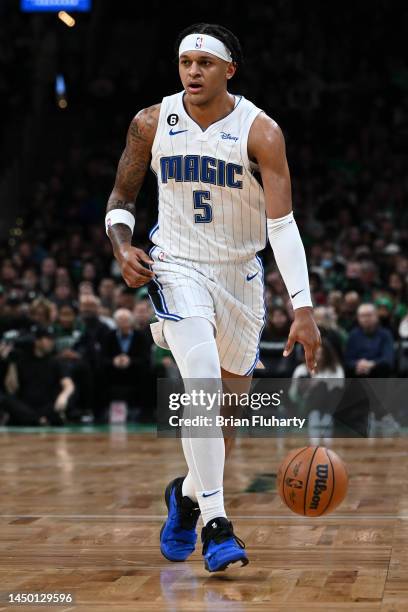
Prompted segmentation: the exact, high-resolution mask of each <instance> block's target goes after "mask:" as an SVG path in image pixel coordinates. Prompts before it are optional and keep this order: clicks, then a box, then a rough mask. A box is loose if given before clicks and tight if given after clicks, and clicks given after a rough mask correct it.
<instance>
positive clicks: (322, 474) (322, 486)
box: [309, 463, 329, 510]
mask: <svg viewBox="0 0 408 612" xmlns="http://www.w3.org/2000/svg"><path fill="white" fill-rule="evenodd" d="M328 476H329V466H328V464H327V463H326V464H324V465H318V466H317V467H316V480H315V482H314V489H313V497H312V501H311V502H310V505H309V509H310V510H317V508H318V507H319V504H320V495H321V494H322V493H323V491H326V489H327V478H328Z"/></svg>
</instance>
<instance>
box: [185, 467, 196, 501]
mask: <svg viewBox="0 0 408 612" xmlns="http://www.w3.org/2000/svg"><path fill="white" fill-rule="evenodd" d="M181 494H182V495H183V497H189V498H190V499H192V500H193V501H195V502H196V501H197V495H196V492H195V485H194V481H193V477H192V476H191V473H190V472H189V473H188V474H187V476H186V477H185V479H184V480H183V485H182V487H181Z"/></svg>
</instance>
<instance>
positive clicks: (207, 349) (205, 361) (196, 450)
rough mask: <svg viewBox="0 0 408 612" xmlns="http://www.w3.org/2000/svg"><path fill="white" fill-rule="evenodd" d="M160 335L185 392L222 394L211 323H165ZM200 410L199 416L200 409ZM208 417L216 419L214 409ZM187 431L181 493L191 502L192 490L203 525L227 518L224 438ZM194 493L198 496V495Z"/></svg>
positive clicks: (195, 319)
mask: <svg viewBox="0 0 408 612" xmlns="http://www.w3.org/2000/svg"><path fill="white" fill-rule="evenodd" d="M163 333H164V335H165V338H166V340H167V343H168V345H169V347H170V349H171V351H172V353H173V357H174V359H175V360H176V363H177V365H178V368H179V370H180V373H181V375H182V377H183V379H184V383H185V390H186V392H190V391H191V390H193V389H194V388H200V389H201V388H204V387H205V390H206V391H207V392H212V393H217V392H219V391H221V392H222V381H221V366H220V361H219V356H218V350H217V345H216V342H215V338H214V330H213V326H212V324H211V323H210V321H208V320H207V319H204V318H201V317H190V318H187V319H182V320H181V321H170V320H166V321H165V322H164V325H163ZM193 411H194V408H190V409H189V412H188V414H187V415H186V413H185V416H194V412H193ZM199 411H200V412H201V413H202V412H203V407H200V409H199ZM211 414H212V416H214V417H215V416H216V414H217V410H216V408H214V409H213V410H212V412H211ZM190 431H191V434H192V435H189V431H188V430H187V429H186V428H184V429H183V432H182V433H183V437H182V445H183V451H184V456H185V459H186V462H187V465H188V468H189V473H188V475H187V477H186V479H185V480H184V483H185V485H184V483H183V489H182V493H183V495H187V496H188V497H190V498H191V499H193V497H191V494H192V489H193V491H194V492H195V493H196V495H195V497H196V499H197V501H198V505H199V506H200V510H201V513H202V517H203V521H204V524H206V523H207V522H208V521H209V520H211V519H212V518H215V517H217V516H224V517H225V516H226V514H225V509H224V494H223V477H224V461H225V446H224V438H223V436H222V430H221V428H219V435H217V436H216V435H214V431H213V432H212V436H213V437H208V438H196V437H194V431H193V430H192V429H191V430H190ZM186 480H187V482H186ZM187 491H189V493H190V494H189V493H187ZM197 491H199V492H200V495H197ZM214 492H216V493H215V494H214V495H213V493H214ZM203 493H204V495H203ZM214 513H215V514H214ZM208 517H209V518H208Z"/></svg>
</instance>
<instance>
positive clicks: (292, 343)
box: [283, 335, 295, 357]
mask: <svg viewBox="0 0 408 612" xmlns="http://www.w3.org/2000/svg"><path fill="white" fill-rule="evenodd" d="M294 346H295V338H294V337H293V336H290V335H289V338H288V341H287V342H286V345H285V348H284V351H283V356H284V357H288V356H289V355H290V354H291V352H292V351H293V347H294Z"/></svg>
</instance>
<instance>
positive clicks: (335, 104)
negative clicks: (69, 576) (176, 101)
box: [0, 2, 408, 425]
mask: <svg viewBox="0 0 408 612" xmlns="http://www.w3.org/2000/svg"><path fill="white" fill-rule="evenodd" d="M102 4H103V3H102ZM105 4H106V5H107V6H108V5H109V3H105ZM229 4H230V3H228V2H227V3H226V8H225V7H224V9H225V11H227V9H228V5H229ZM295 5H296V6H295ZM319 6H320V8H321V10H319V11H316V10H315V11H312V12H311V11H308V10H307V6H306V5H305V6H304V7H302V6H301V5H299V3H294V2H276V3H273V5H270V6H268V5H266V4H265V3H262V4H261V3H258V2H255V3H253V4H251V6H250V7H249V9H248V11H249V13H248V23H246V26H245V31H242V28H243V26H242V24H241V25H240V24H239V23H238V21H237V22H236V24H235V25H236V27H234V22H231V21H230V20H229V21H227V19H226V14H225V15H224V18H223V15H221V16H219V21H220V22H221V23H224V24H227V23H228V25H229V27H231V29H232V30H234V31H236V33H237V34H238V35H239V37H240V39H241V42H242V44H243V47H244V51H245V55H246V63H245V66H244V68H243V70H242V71H241V77H239V78H238V79H237V80H236V85H235V86H234V85H232V87H231V91H232V92H233V93H234V92H237V93H244V95H245V96H246V97H248V98H249V99H251V100H253V101H254V102H255V103H256V104H257V105H258V106H260V107H261V108H263V109H265V111H266V112H267V113H268V114H270V115H271V116H272V117H273V118H274V119H275V120H277V121H278V123H279V124H280V125H281V127H282V129H283V132H284V134H285V136H286V142H287V154H288V160H289V166H290V169H291V176H292V187H293V204H294V210H295V215H296V218H297V222H298V225H299V227H300V231H301V234H302V238H303V241H304V244H305V248H306V252H307V257H308V263H309V271H310V283H311V288H312V293H313V299H314V303H315V305H316V309H315V314H316V320H317V322H318V325H319V327H320V329H321V332H322V336H323V340H324V341H323V344H322V348H321V350H320V352H319V358H318V372H317V375H318V376H326V377H333V378H341V377H344V376H351V377H389V376H399V377H401V376H406V374H407V373H408V207H407V206H406V200H407V195H408V180H407V177H406V173H405V172H404V156H405V150H404V138H405V137H406V135H407V134H408V119H407V118H408V108H407V105H408V96H407V95H406V93H407V90H408V65H407V63H406V61H405V60H404V59H403V55H402V54H401V52H400V51H401V47H400V45H401V41H402V38H401V37H402V35H403V34H402V33H403V31H404V27H405V22H404V19H406V17H405V18H404V17H403V16H401V20H400V22H399V23H398V24H396V23H395V16H394V13H395V11H392V10H391V8H390V7H389V6H387V3H386V2H376V3H374V4H373V7H372V10H370V12H369V13H366V14H364V15H363V9H362V8H361V7H359V5H358V4H357V5H355V6H354V9H353V10H352V11H350V12H349V11H341V12H340V13H339V12H337V11H332V10H331V8H330V7H329V6H328V5H327V4H324V3H323V2H322V3H319ZM224 9H223V10H224ZM163 10H165V9H163ZM106 15H108V16H109V11H107V12H106ZM107 18H108V17H106V19H107ZM138 18H140V19H141V20H142V22H143V23H142V25H143V27H142V26H140V27H139V31H140V32H143V35H141V36H140V37H135V36H133V37H132V38H131V41H130V39H129V37H128V36H127V33H130V32H131V31H132V28H133V27H134V23H133V22H132V21H131V20H129V19H127V18H126V15H123V16H117V20H116V21H115V22H114V23H113V24H112V30H111V32H110V34H111V40H112V41H116V42H117V44H112V45H109V46H106V47H103V49H102V48H101V49H100V50H101V54H100V56H99V57H98V71H97V72H95V75H94V76H93V78H92V79H88V80H86V79H85V78H84V77H85V74H84V73H83V72H81V69H82V68H81V67H80V66H79V65H78V63H76V59H77V51H75V52H74V51H73V50H72V52H70V53H67V54H66V58H65V67H66V71H67V76H68V81H69V82H70V87H71V90H72V89H73V90H74V91H75V86H76V87H77V91H76V94H74V96H73V100H72V102H73V104H72V108H70V110H69V112H70V113H71V114H70V115H69V117H70V119H69V121H68V120H66V119H64V116H63V115H62V114H60V123H59V124H58V125H59V126H60V127H59V128H58V129H59V130H60V132H59V134H58V137H59V139H61V138H63V146H61V144H60V141H58V142H57V141H56V142H54V143H53V148H52V149H51V155H49V151H48V157H47V163H44V164H43V167H42V169H41V170H40V171H39V172H38V173H37V175H36V177H35V178H34V180H33V181H31V182H30V183H29V184H28V185H25V188H24V189H25V197H26V198H27V205H26V207H25V210H24V213H23V214H22V215H21V216H19V217H18V218H16V222H15V227H14V228H12V233H11V234H10V238H9V239H8V240H7V241H5V242H3V243H2V244H1V246H0V337H1V342H0V422H4V423H10V424H33V425H35V424H38V423H55V424H62V423H66V422H81V421H82V422H83V421H86V420H94V421H95V422H106V421H107V420H108V419H109V418H112V416H111V415H112V413H113V411H114V408H115V406H116V412H117V413H119V412H120V410H119V408H118V406H119V407H120V406H122V407H123V405H126V407H127V410H128V418H129V419H134V420H136V421H152V420H153V419H154V407H155V389H156V379H157V377H161V376H177V369H176V366H175V364H174V361H173V359H172V356H171V354H170V353H169V352H166V351H164V350H162V349H159V348H158V347H156V346H155V345H154V344H153V342H152V338H151V334H150V329H149V324H150V322H152V321H153V320H154V313H153V310H152V307H151V304H150V301H149V298H148V296H147V292H146V289H145V288H141V289H140V290H138V291H135V290H131V289H129V288H128V287H126V285H125V284H124V283H123V281H122V279H121V276H120V271H119V269H118V266H117V264H116V262H115V261H114V259H113V257H112V251H111V247H110V243H109V240H108V239H107V237H106V235H105V233H104V225H103V218H104V214H105V206H106V201H107V198H108V196H109V193H110V190H111V188H112V185H113V181H114V175H115V169H116V164H117V161H118V159H119V156H120V152H121V148H122V146H123V143H124V138H125V134H126V129H127V125H128V123H129V122H130V119H131V117H132V115H133V114H134V113H135V112H136V111H137V110H138V109H139V108H141V107H143V106H146V105H149V104H152V103H155V102H158V101H160V99H161V97H162V96H163V95H168V94H171V93H173V92H175V91H178V90H179V85H178V82H177V72H176V69H175V68H174V67H173V68H172V70H173V72H172V71H171V70H170V68H171V61H172V56H170V57H169V58H168V60H166V61H165V59H164V58H163V55H160V54H159V52H158V49H157V48H155V42H157V41H159V40H162V38H161V37H162V36H163V33H162V31H161V26H160V27H157V29H155V28H154V27H153V26H154V21H153V19H154V16H152V14H151V10H150V14H148V13H146V14H143V11H142V13H141V14H140V15H139V17H138ZM363 18H364V20H365V21H364V23H365V30H364V32H365V35H364V36H363V37H362V36H360V30H359V28H360V27H361V22H362V20H363ZM16 19H17V18H16ZM169 19H170V21H169V23H167V21H166V20H164V23H166V33H167V34H166V35H168V31H169V29H168V28H169V27H170V26H171V28H173V27H174V35H176V33H177V32H178V31H179V30H180V29H181V26H179V25H177V20H176V19H175V17H174V16H172V17H171V16H169ZM171 19H173V21H171ZM13 23H14V22H13ZM272 23H273V35H272V36H270V37H268V32H269V28H270V27H271V24H272ZM102 24H103V20H102ZM169 24H170V25H169ZM109 25H110V24H109ZM185 25H187V23H186V24H185ZM18 26H19V27H21V23H20V24H18V23H17V25H15V27H16V28H17V27H18ZM101 27H103V26H101ZM240 30H241V31H240ZM86 33H87V32H86V29H84V30H83V32H82V35H83V36H84V37H86ZM80 35H81V33H80ZM16 41H17V42H16V44H15V46H14V47H13V43H12V41H11V40H7V41H6V37H5V35H4V34H3V39H2V38H1V36H0V48H1V45H2V43H3V44H5V42H7V44H8V45H9V43H10V44H11V47H10V46H8V47H7V48H8V55H7V56H3V57H2V62H3V64H4V65H5V67H7V70H5V71H4V76H3V77H2V79H3V80H0V89H2V90H4V91H7V89H8V88H12V89H13V90H14V91H15V95H14V98H12V100H14V99H15V101H16V102H15V104H16V105H17V102H18V101H20V102H21V100H22V99H23V98H22V96H19V95H18V83H14V82H13V81H12V78H14V77H13V74H14V72H13V71H12V70H11V69H10V66H11V63H12V62H14V61H16V58H17V57H18V53H20V51H21V48H23V46H24V48H26V47H27V45H28V44H29V43H28V42H27V37H23V36H20V37H16ZM124 41H126V45H128V47H129V45H130V51H129V48H128V49H127V51H126V52H125V50H124V48H123V45H124ZM129 41H130V42H129ZM265 41H269V44H266V42H265ZM385 48H386V49H387V53H384V52H383V51H384V49H385ZM160 49H161V47H160ZM160 49H159V51H160ZM142 50H143V52H145V53H150V55H151V60H150V63H151V65H155V66H156V69H155V76H154V79H153V78H152V77H151V75H150V74H149V72H148V69H147V66H146V65H145V64H143V62H142V64H143V65H141V64H140V61H139V64H138V68H137V69H136V68H135V63H134V61H133V58H134V57H135V56H136V55H137V54H138V53H140V52H141V51H142ZM160 53H162V51H160ZM169 53H172V49H171V45H169ZM140 57H141V56H140V55H139V58H140ZM74 60H75V61H74ZM87 66H88V70H89V62H88V64H87ZM83 70H84V68H83ZM7 79H9V80H7ZM10 108H11V107H10ZM15 108H18V110H19V111H20V105H18V106H16V107H15ZM11 110H12V109H11ZM57 112H58V113H61V111H56V110H53V111H51V110H50V113H51V115H53V113H54V114H56V113H57ZM53 116H54V115H53ZM67 116H68V115H67ZM101 126H103V127H102V129H101ZM137 211H138V212H137V219H136V227H135V233H134V242H135V244H136V245H137V246H139V247H141V248H144V249H146V250H148V248H149V240H148V231H149V229H150V228H151V227H152V226H153V225H154V223H155V219H156V215H157V205H156V187H155V182H154V179H153V178H152V177H149V178H148V179H147V181H146V184H145V186H144V188H143V190H142V192H141V194H140V196H139V198H138V203H137ZM261 257H262V259H263V262H264V268H265V302H266V306H267V315H266V324H265V328H264V331H263V335H262V337H261V345H260V359H261V361H262V363H263V365H264V368H265V369H264V370H263V371H262V372H263V373H262V375H264V376H270V377H292V376H294V377H299V376H308V374H307V372H306V371H305V366H304V363H303V356H302V351H301V350H300V347H298V348H297V350H295V351H294V352H293V353H292V355H291V356H290V357H288V358H283V357H282V351H283V346H284V344H285V342H286V339H287V335H288V332H289V328H290V324H291V320H292V318H293V312H292V309H291V305H290V301H289V299H288V296H287V292H286V290H285V287H284V285H283V282H282V279H281V277H280V274H279V272H278V271H277V269H276V266H275V264H274V260H273V255H272V253H271V250H270V248H269V247H267V248H266V249H265V251H264V252H262V253H261ZM258 373H259V371H258ZM47 381H49V384H47Z"/></svg>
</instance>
